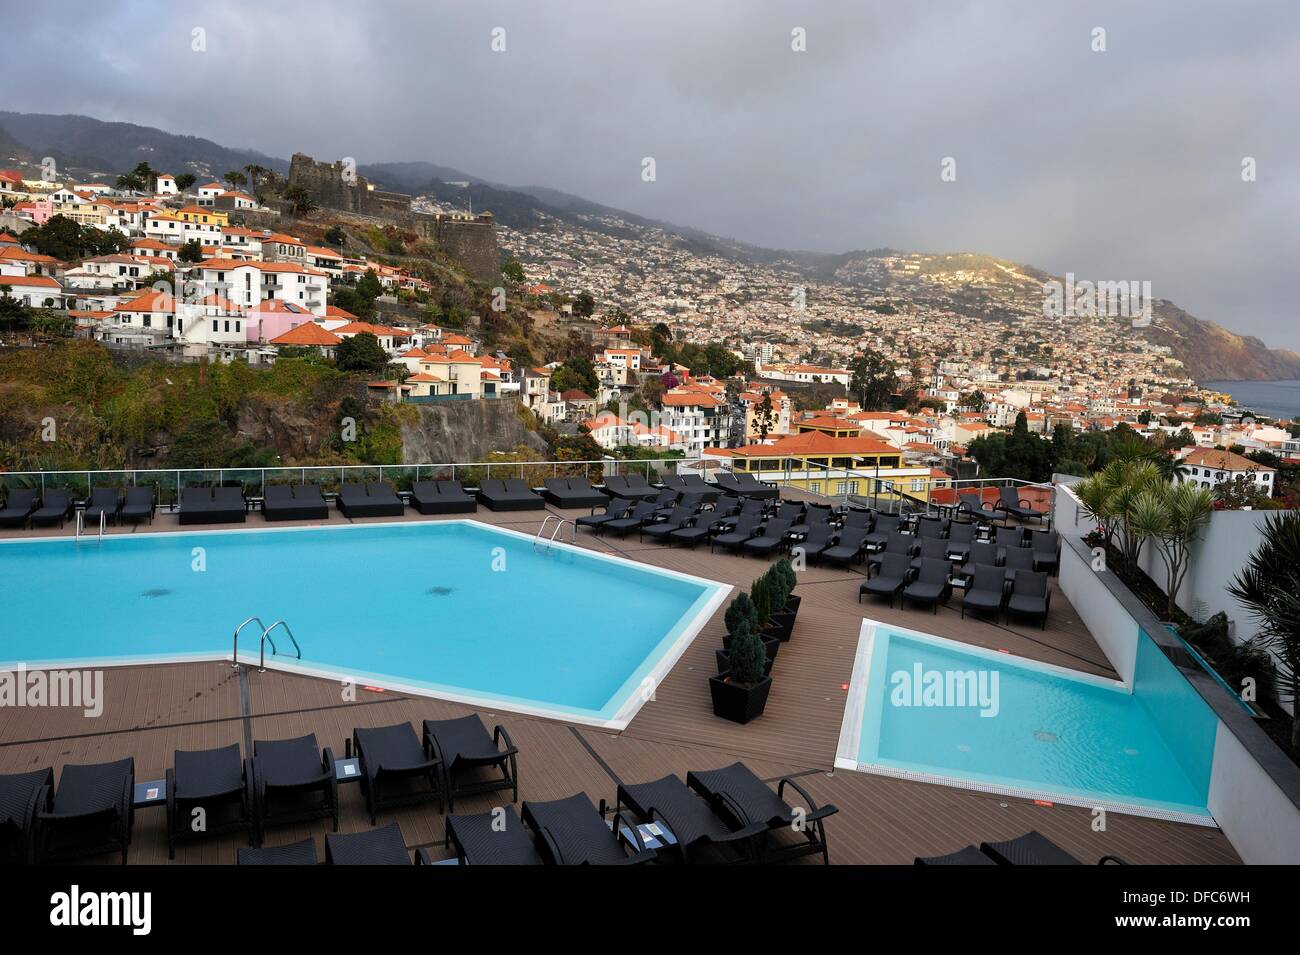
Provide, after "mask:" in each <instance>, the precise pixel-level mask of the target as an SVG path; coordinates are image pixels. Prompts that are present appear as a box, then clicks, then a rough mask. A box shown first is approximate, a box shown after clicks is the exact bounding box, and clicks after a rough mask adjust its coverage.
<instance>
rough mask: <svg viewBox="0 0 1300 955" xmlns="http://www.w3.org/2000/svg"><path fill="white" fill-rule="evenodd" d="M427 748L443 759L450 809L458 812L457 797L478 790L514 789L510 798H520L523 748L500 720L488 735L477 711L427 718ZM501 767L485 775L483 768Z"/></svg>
mask: <svg viewBox="0 0 1300 955" xmlns="http://www.w3.org/2000/svg"><path fill="white" fill-rule="evenodd" d="M424 751H425V753H426V754H427V755H428V757H429V758H430V759H436V760H439V761H441V763H442V780H443V789H444V790H446V793H447V811H448V812H455V810H456V797H457V796H470V795H474V794H476V793H489V792H496V791H498V790H501V789H509V790H510V801H511V802H518V801H519V766H518V764H517V760H516V756H517V755H518V753H519V750H518V749H517V748H516V747H515V744H514V742H513V741H512V740H511V739H510V734H509V733H507V732H506V728H505V727H504V726H502V725H501V724H500V723H498V724H497V725H496V727H495V728H494V729H493V730H492V735H491V736H489V735H488V731H487V727H485V726H484V725H483V721H482V720H481V719H479V718H478V716H477V715H470V716H462V717H460V718H458V719H453V720H425V721H424ZM493 767H495V768H496V769H497V770H499V771H500V773H501V775H500V777H499V778H498V777H496V776H495V775H491V776H489V778H487V779H483V778H482V777H481V776H479V775H478V771H479V770H484V769H492V768H493Z"/></svg>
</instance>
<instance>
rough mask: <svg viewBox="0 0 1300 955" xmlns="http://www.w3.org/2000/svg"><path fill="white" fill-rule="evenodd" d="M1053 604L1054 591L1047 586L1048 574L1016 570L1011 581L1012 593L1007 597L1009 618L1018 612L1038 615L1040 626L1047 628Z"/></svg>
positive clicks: (1023, 615) (1024, 614) (1032, 615)
mask: <svg viewBox="0 0 1300 955" xmlns="http://www.w3.org/2000/svg"><path fill="white" fill-rule="evenodd" d="M1051 604H1052V593H1051V591H1050V590H1048V587H1047V574H1040V573H1036V572H1034V571H1032V570H1018V571H1016V576H1015V579H1014V580H1013V581H1012V582H1011V594H1010V596H1008V597H1007V619H1008V620H1009V619H1010V618H1011V615H1012V614H1013V613H1014V614H1017V615H1019V616H1021V617H1036V618H1038V621H1039V627H1040V628H1041V629H1043V630H1046V629H1047V612H1048V610H1049V609H1050V607H1051Z"/></svg>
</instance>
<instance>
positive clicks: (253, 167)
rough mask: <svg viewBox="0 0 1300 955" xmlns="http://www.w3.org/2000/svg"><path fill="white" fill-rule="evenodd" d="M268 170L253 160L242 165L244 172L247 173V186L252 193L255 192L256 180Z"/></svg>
mask: <svg viewBox="0 0 1300 955" xmlns="http://www.w3.org/2000/svg"><path fill="white" fill-rule="evenodd" d="M270 171H271V170H269V169H267V168H266V167H265V166H260V165H258V164H257V163H255V162H250V163H249V164H248V165H247V166H245V167H244V172H246V173H248V182H249V188H251V189H252V190H253V194H254V195H256V194H257V180H258V179H259V178H260V177H262V176H265V175H266V174H267V173H268V172H270Z"/></svg>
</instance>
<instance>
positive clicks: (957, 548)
mask: <svg viewBox="0 0 1300 955" xmlns="http://www.w3.org/2000/svg"><path fill="white" fill-rule="evenodd" d="M977 526H978V525H975V524H969V523H963V522H960V521H953V522H952V523H951V524H949V525H948V540H947V542H946V543H947V544H948V556H949V557H953V558H956V559H958V560H961V561H962V562H963V563H964V562H965V561H966V560H967V559H968V558H969V557H970V548H971V545H972V544H973V543H975V528H976V527H977Z"/></svg>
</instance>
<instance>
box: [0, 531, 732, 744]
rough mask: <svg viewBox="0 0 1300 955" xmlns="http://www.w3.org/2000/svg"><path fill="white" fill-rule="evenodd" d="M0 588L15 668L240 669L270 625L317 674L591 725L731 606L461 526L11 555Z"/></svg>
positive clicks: (256, 534) (626, 567)
mask: <svg viewBox="0 0 1300 955" xmlns="http://www.w3.org/2000/svg"><path fill="white" fill-rule="evenodd" d="M196 548H201V551H202V553H201V557H202V561H201V564H202V569H196V560H197V559H198V556H197V554H196V550H195V549H196ZM0 579H4V580H7V581H10V582H21V585H20V586H6V587H5V588H4V589H3V591H2V592H0V621H2V622H3V630H2V631H0V634H2V635H0V667H11V666H13V665H14V664H17V663H26V664H29V665H30V664H34V663H41V662H47V663H48V662H63V661H87V660H95V661H109V662H111V661H122V662H128V661H130V660H131V659H133V658H134V659H137V660H141V659H147V660H162V659H167V658H184V657H194V656H204V655H207V656H220V655H224V656H225V657H226V658H228V657H229V655H230V651H231V638H232V635H233V633H234V629H235V627H236V626H237V625H238V624H239V623H240V622H241V621H242V620H244V619H245V618H247V617H249V616H252V615H257V616H259V617H260V618H261V619H262V620H263V621H265V623H266V624H268V625H269V624H271V623H272V622H274V621H276V620H279V619H284V620H286V621H288V623H289V625H290V626H291V627H292V628H293V633H294V636H295V637H296V638H297V640H298V643H299V645H300V646H301V649H302V660H301V665H302V666H304V667H308V668H315V669H317V670H319V671H323V672H329V673H332V674H338V673H343V674H347V675H349V676H354V677H355V678H356V680H357V682H359V683H360V682H365V683H378V684H380V685H385V683H386V681H391V683H389V685H392V684H400V685H405V686H412V687H416V688H421V689H426V690H427V691H428V692H430V694H431V695H434V696H439V695H441V694H446V695H448V696H450V697H452V698H462V699H465V698H472V699H474V700H482V701H485V702H487V703H491V704H499V705H500V706H502V707H503V708H506V709H509V708H511V706H512V705H515V706H522V707H526V708H529V709H537V710H542V711H545V712H548V713H549V712H554V713H556V715H560V716H573V717H577V718H583V719H588V720H592V721H602V720H608V719H610V718H611V716H612V715H613V714H614V713H616V712H617V711H619V710H620V709H621V708H622V707H623V706H624V704H626V703H627V702H628V701H629V699H630V698H631V696H632V694H633V693H635V692H638V691H639V690H640V681H641V680H642V679H643V678H644V676H645V674H647V673H649V672H650V671H651V670H653V669H654V667H655V666H656V664H658V663H659V661H660V660H661V659H662V658H663V657H664V655H665V654H666V653H668V652H669V650H670V649H671V648H672V647H673V645H674V643H675V642H676V641H677V640H678V638H679V637H680V636H681V635H682V634H684V633H685V632H686V631H687V629H688V628H689V627H690V626H691V624H692V623H693V622H695V620H696V617H697V616H698V615H699V614H700V613H701V612H702V611H704V610H705V609H706V608H707V607H708V606H709V605H710V603H711V601H713V600H715V599H718V598H717V595H718V594H719V592H720V591H721V590H724V589H725V588H722V587H721V585H715V584H710V583H709V582H707V581H698V580H694V579H691V578H686V577H682V576H675V575H669V574H665V573H660V572H658V571H655V570H650V569H644V570H643V569H640V568H639V567H637V566H635V565H630V564H625V563H621V562H616V561H611V560H605V559H602V558H598V557H593V556H590V555H587V554H584V553H581V552H576V551H573V550H568V549H562V548H548V547H542V548H540V549H538V550H536V551H535V550H534V546H533V541H532V540H531V539H527V538H521V537H517V536H515V535H512V534H506V533H502V532H500V531H497V530H493V529H491V528H487V527H485V526H483V525H478V524H471V523H450V522H437V523H414V522H412V523H402V524H391V525H375V524H370V525H361V526H348V527H339V528H337V529H319V528H313V529H306V530H275V531H272V530H250V531H234V532H224V531H222V532H209V533H184V534H179V533H165V534H155V535H131V536H125V535H124V536H110V537H107V538H105V539H104V541H103V543H102V544H96V543H94V542H93V541H92V542H87V541H84V540H83V542H82V543H81V544H80V546H78V545H76V544H75V543H74V542H73V541H72V540H69V539H59V540H44V541H12V542H4V543H0ZM259 636H260V630H259V629H258V628H256V627H255V626H250V627H248V628H246V629H245V630H244V631H243V633H241V634H240V656H241V658H242V659H256V653H257V650H258V638H259ZM275 640H276V644H277V645H278V646H279V648H280V652H281V653H289V652H290V647H291V645H290V643H289V641H288V639H287V638H286V637H285V636H284V634H283V631H277V635H276V636H275ZM267 657H268V662H269V663H272V665H274V662H275V661H273V660H272V659H271V650H270V648H269V647H268V649H267ZM290 662H291V663H292V664H294V665H297V664H298V662H299V661H297V660H292V661H290Z"/></svg>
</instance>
